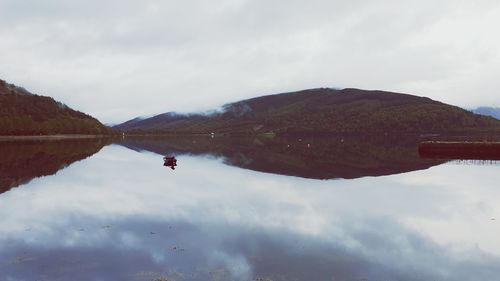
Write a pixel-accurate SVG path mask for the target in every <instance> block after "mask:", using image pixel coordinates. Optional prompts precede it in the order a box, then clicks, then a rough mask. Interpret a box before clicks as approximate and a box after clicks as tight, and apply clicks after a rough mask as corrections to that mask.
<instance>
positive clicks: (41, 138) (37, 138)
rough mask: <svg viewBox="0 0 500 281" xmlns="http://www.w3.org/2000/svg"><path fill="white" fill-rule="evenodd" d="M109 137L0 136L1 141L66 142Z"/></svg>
mask: <svg viewBox="0 0 500 281" xmlns="http://www.w3.org/2000/svg"><path fill="white" fill-rule="evenodd" d="M105 137H109V136H108V135H33V136H0V141H9V140H65V139H96V138H105Z"/></svg>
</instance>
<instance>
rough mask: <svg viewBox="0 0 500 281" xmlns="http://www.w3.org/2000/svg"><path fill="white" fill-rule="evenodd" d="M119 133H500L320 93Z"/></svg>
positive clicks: (448, 116) (156, 120) (363, 93)
mask: <svg viewBox="0 0 500 281" xmlns="http://www.w3.org/2000/svg"><path fill="white" fill-rule="evenodd" d="M115 128H117V129H120V130H122V131H125V132H128V133H138V134H140V133H159V134H208V133H215V134H234V135H257V134H263V133H274V134H280V135H290V134H359V133H371V134H373V133H377V134H380V133H390V132H397V133H443V132H464V131H491V130H494V131H500V121H498V120H495V119H494V118H491V117H486V116H482V115H476V114H474V113H471V112H468V111H466V110H464V109H461V108H459V107H456V106H451V105H447V104H444V103H441V102H438V101H434V100H431V99H429V98H425V97H418V96H413V95H408V94H399V93H391V92H384V91H367V90H360V89H341V90H338V89H330V88H319V89H310V90H303V91H298V92H292V93H283V94H276V95H269V96H263V97H258V98H252V99H248V100H243V101H239V102H235V103H230V104H227V105H225V106H224V107H223V111H222V112H221V113H216V114H212V115H201V114H192V115H178V114H174V113H167V114H161V115H157V116H154V117H152V118H147V119H143V120H135V121H133V122H132V121H128V122H126V123H123V124H120V125H118V126H116V127H115Z"/></svg>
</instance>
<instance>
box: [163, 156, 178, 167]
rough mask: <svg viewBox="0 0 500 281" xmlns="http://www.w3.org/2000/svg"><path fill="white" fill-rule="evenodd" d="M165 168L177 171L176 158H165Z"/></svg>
mask: <svg viewBox="0 0 500 281" xmlns="http://www.w3.org/2000/svg"><path fill="white" fill-rule="evenodd" d="M163 161H164V162H165V163H163V166H166V167H170V168H171V169H172V170H175V166H177V159H175V156H165V157H163Z"/></svg>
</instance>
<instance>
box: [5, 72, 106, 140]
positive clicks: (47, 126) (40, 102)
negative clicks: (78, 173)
mask: <svg viewBox="0 0 500 281" xmlns="http://www.w3.org/2000/svg"><path fill="white" fill-rule="evenodd" d="M110 132H112V130H110V129H109V128H107V127H106V126H104V125H103V124H101V122H99V121H98V120H97V119H95V118H93V117H91V116H89V115H87V114H85V113H82V112H79V111H75V110H73V109H71V108H69V107H67V106H66V105H64V104H62V103H60V102H57V101H55V100H54V99H52V98H50V97H46V96H39V95H34V94H32V93H30V92H28V91H27V90H25V89H24V88H21V87H17V86H15V85H12V84H9V83H6V82H5V81H3V80H0V135H40V134H42V135H52V134H107V133H110Z"/></svg>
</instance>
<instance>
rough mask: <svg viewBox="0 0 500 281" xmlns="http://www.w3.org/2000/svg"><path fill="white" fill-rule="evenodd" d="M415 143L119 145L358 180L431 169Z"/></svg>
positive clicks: (179, 141)
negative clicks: (207, 156) (210, 156)
mask: <svg viewBox="0 0 500 281" xmlns="http://www.w3.org/2000/svg"><path fill="white" fill-rule="evenodd" d="M418 141H419V140H418V139H416V138H414V137H406V138H405V137H402V138H401V137H398V138H394V137H392V138H389V137H381V138H373V136H366V137H335V138H333V137H330V138H298V137H297V138H225V137H221V138H208V137H191V138H185V137H128V138H126V139H123V140H121V141H120V142H119V144H121V145H123V146H125V147H128V148H130V149H133V150H137V151H143V150H146V151H151V152H154V153H158V154H161V155H174V154H175V155H182V154H191V155H213V156H215V157H221V158H223V159H224V162H225V163H226V164H228V165H231V166H237V167H241V168H244V169H250V170H254V171H260V172H266V173H273V174H281V175H289V176H298V177H303V178H313V179H334V178H345V179H353V178H360V177H365V176H383V175H391V174H398V173H404V172H409V171H415V170H422V169H427V168H429V167H432V166H435V165H439V164H442V163H444V162H446V160H442V159H422V158H420V157H419V155H418V149H417V147H418Z"/></svg>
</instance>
